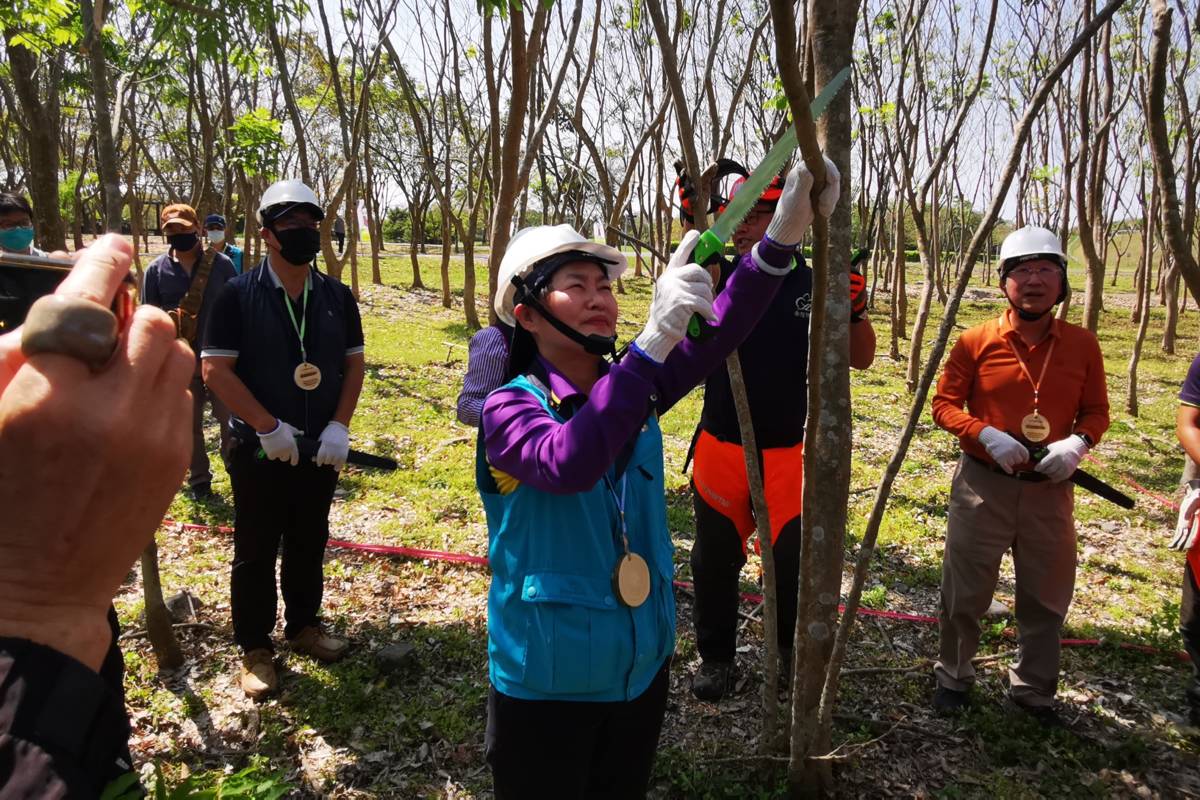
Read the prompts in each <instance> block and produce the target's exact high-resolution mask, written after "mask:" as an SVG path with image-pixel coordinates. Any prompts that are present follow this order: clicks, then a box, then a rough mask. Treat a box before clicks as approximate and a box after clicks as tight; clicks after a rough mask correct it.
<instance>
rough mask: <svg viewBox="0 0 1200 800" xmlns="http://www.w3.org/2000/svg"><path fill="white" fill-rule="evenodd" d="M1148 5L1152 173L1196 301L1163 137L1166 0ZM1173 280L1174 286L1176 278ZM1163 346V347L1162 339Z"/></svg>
mask: <svg viewBox="0 0 1200 800" xmlns="http://www.w3.org/2000/svg"><path fill="white" fill-rule="evenodd" d="M1150 7H1151V8H1152V9H1153V10H1154V35H1153V38H1152V40H1151V47H1150V91H1149V106H1150V108H1149V113H1148V114H1147V120H1146V122H1147V125H1148V127H1149V130H1150V153H1151V155H1152V156H1153V159H1154V174H1155V176H1156V178H1157V182H1158V191H1159V194H1160V197H1161V201H1160V202H1161V206H1162V208H1161V209H1160V213H1161V215H1162V226H1163V239H1164V240H1165V241H1166V245H1167V247H1168V249H1169V250H1170V251H1171V257H1172V261H1173V262H1174V269H1175V270H1177V271H1178V272H1179V273H1182V275H1183V280H1184V281H1185V282H1186V283H1187V287H1188V291H1190V292H1191V293H1192V298H1193V299H1194V300H1196V301H1197V302H1200V265H1197V263H1196V258H1195V256H1194V255H1193V254H1192V249H1191V247H1190V245H1189V243H1188V236H1189V234H1188V232H1187V231H1185V230H1184V227H1183V220H1182V218H1181V217H1180V203H1179V193H1178V192H1177V191H1176V188H1175V165H1174V164H1173V163H1172V161H1171V148H1170V145H1169V143H1168V141H1167V114H1166V109H1165V108H1164V104H1165V102H1166V91H1167V60H1168V58H1169V56H1170V49H1171V9H1170V8H1168V7H1167V3H1166V0H1150ZM1168 283H1170V282H1168ZM1175 283H1176V287H1177V284H1178V282H1177V281H1176V282H1175ZM1168 288H1169V287H1168ZM1175 291H1177V288H1176V289H1175ZM1172 299H1173V298H1172ZM1168 313H1171V312H1168ZM1163 347H1164V349H1166V341H1165V340H1164V342H1163ZM1173 349H1174V343H1173V342H1172V350H1173Z"/></svg>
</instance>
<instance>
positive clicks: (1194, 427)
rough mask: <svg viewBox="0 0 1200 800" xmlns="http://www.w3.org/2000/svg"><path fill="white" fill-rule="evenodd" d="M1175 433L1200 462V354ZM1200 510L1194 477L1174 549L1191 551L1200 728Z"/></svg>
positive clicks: (1187, 607)
mask: <svg viewBox="0 0 1200 800" xmlns="http://www.w3.org/2000/svg"><path fill="white" fill-rule="evenodd" d="M1175 435H1176V436H1177V437H1178V438H1179V444H1180V445H1182V446H1183V452H1184V453H1186V454H1187V456H1188V458H1190V459H1191V460H1192V461H1194V462H1195V463H1197V464H1200V356H1196V358H1195V359H1193V360H1192V366H1191V368H1189V369H1188V373H1187V378H1186V379H1185V380H1184V382H1183V388H1182V389H1181V390H1180V392H1179V410H1178V411H1176V413H1175ZM1197 509H1200V480H1192V481H1191V482H1190V483H1189V485H1188V490H1187V494H1186V495H1185V496H1184V498H1183V502H1181V503H1180V504H1179V519H1178V521H1177V522H1176V525H1175V535H1174V537H1173V538H1172V540H1171V548H1172V549H1174V550H1179V551H1182V552H1185V553H1187V558H1186V560H1185V561H1184V564H1183V595H1182V597H1181V599H1180V601H1179V633H1180V634H1181V635H1182V636H1183V646H1184V649H1186V650H1187V653H1188V655H1189V656H1191V657H1192V680H1191V682H1190V684H1189V686H1188V688H1187V692H1186V697H1187V704H1188V721H1189V722H1190V723H1191V724H1192V725H1195V726H1197V727H1200V536H1197V530H1198V528H1197V526H1196V520H1195V517H1196V511H1197Z"/></svg>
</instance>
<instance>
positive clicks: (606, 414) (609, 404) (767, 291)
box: [482, 239, 795, 494]
mask: <svg viewBox="0 0 1200 800" xmlns="http://www.w3.org/2000/svg"><path fill="white" fill-rule="evenodd" d="M794 253H795V248H792V247H779V246H777V245H774V244H773V243H772V242H770V241H769V240H766V239H764V240H763V241H762V242H761V243H760V244H759V246H758V255H759V257H760V258H761V259H762V260H763V261H765V262H766V263H767V264H769V265H770V266H772V267H778V268H783V267H784V266H786V265H787V264H788V263H789V262H790V261H791V259H792V257H793V255H794ZM781 283H782V280H781V278H778V277H774V276H771V275H769V274H767V273H765V272H763V271H761V270H760V269H758V268H757V267H756V266H755V265H754V261H753V259H752V257H751V256H750V255H749V254H747V255H745V256H742V258H741V259H740V260H739V262H738V267H737V269H736V270H734V272H733V274H732V275H730V277H729V280H728V282H727V283H726V285H725V291H723V292H722V293H721V294H720V295H718V296H717V299H716V301H715V302H714V303H713V312H714V313H715V314H716V317H717V321H718V322H717V328H716V333H715V334H714V335H713V336H711V337H709V338H708V339H705V340H703V341H695V340H692V339H686V338H685V339H684V340H683V341H681V342H680V343H679V344H678V345H676V346H675V349H674V350H672V351H671V354H670V356H668V357H667V360H666V362H665V363H663V364H656V363H654V362H653V361H651V360H650V359H648V358H646V357H644V356H643V355H641V354H640V353H639V352H637V351H636V350H635V349H633V348H630V352H629V355H627V356H626V357H625V358H624V359H622V360H621V362H620V363H618V364H615V365H613V366H612V367H611V368H608V370H607V372H606V374H604V375H603V376H601V378H600V379H599V380H598V381H596V383H595V385H594V386H593V387H592V390H591V392H590V393H589V394H588V396H587V402H586V403H584V404H583V406H582V408H580V409H579V411H577V412H576V413H575V414H574V416H572V417H571V418H570V419H569V420H568V421H567V422H566V423H560V422H558V421H557V420H556V419H554V418H553V417H552V416H550V414H549V413H548V412H547V411H546V409H545V408H543V407H542V405H541V403H540V402H538V399H537V398H536V397H534V396H533V395H531V394H530V393H529V392H526V391H523V390H521V389H499V390H497V391H495V392H493V393H492V394H491V395H489V396H488V398H487V400H486V401H485V402H484V406H483V419H482V422H483V435H484V447H485V449H486V452H487V459H488V462H489V463H490V464H491V465H492V466H493V467H495V468H497V469H499V470H502V471H504V472H506V473H508V474H509V475H511V476H512V477H514V478H516V479H517V480H518V481H520V482H521V483H523V484H526V485H529V486H532V487H534V488H535V489H539V490H541V491H545V492H550V493H553V494H574V493H576V492H582V491H587V490H588V489H590V488H592V487H593V486H595V485H596V482H597V481H599V480H600V478H601V477H602V476H603V475H604V473H605V471H607V470H608V468H609V467H610V466H612V464H613V462H614V461H615V460H616V458H617V455H618V453H619V452H620V450H621V448H622V447H623V446H624V445H625V443H626V442H628V441H629V439H630V437H631V436H633V435H634V433H635V432H636V431H637V429H638V428H639V426H641V424H642V422H643V421H644V419H645V415H646V409H647V408H648V407H649V404H653V405H654V408H655V410H656V411H657V412H658V413H659V414H660V415H661V414H664V413H666V411H667V410H668V409H670V408H671V407H672V406H673V405H675V403H676V402H678V401H679V400H680V399H681V398H682V397H683V396H684V395H686V394H687V393H688V392H689V391H691V389H692V388H693V387H694V386H696V385H697V384H698V383H700V382H701V381H702V380H704V378H705V377H706V376H707V375H708V374H709V373H710V372H712V371H713V369H714V368H716V366H717V365H718V364H720V363H721V361H722V360H723V359H724V358H725V357H726V356H728V355H729V354H730V353H732V352H733V350H734V349H735V348H736V347H737V346H738V345H739V344H741V342H742V340H743V339H745V338H746V336H747V335H748V334H749V333H750V331H751V330H752V329H753V328H754V325H755V324H756V323H757V322H758V320H759V318H760V317H761V316H762V314H763V312H765V311H766V309H767V307H768V306H769V305H770V303H771V300H772V298H774V296H775V293H776V291H778V289H779V286H780V284H781ZM781 344H782V343H781ZM602 363H603V362H602ZM542 364H543V365H544V366H545V367H546V372H547V375H548V377H549V380H550V385H549V387H548V388H549V389H550V391H551V392H552V393H553V394H554V395H555V396H556V397H557V398H558V399H559V400H566V399H567V398H569V397H570V396H572V395H578V394H580V392H579V390H578V389H577V388H576V387H575V386H573V385H572V384H571V382H570V381H569V380H567V378H566V377H565V376H564V375H563V374H562V373H561V372H559V371H558V370H556V369H554V367H553V365H551V364H549V363H548V362H546V361H544V360H543V361H542ZM602 369H603V367H602Z"/></svg>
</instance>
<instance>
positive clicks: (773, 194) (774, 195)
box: [718, 175, 783, 214]
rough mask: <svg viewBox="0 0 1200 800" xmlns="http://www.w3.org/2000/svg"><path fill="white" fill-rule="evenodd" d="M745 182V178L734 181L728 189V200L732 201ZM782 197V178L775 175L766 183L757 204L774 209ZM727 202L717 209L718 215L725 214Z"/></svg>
mask: <svg viewBox="0 0 1200 800" xmlns="http://www.w3.org/2000/svg"><path fill="white" fill-rule="evenodd" d="M745 182H746V178H745V177H741V178H738V179H737V180H736V181H734V183H733V186H732V187H731V188H730V189H729V200H732V199H733V198H734V197H735V196H736V195H737V193H738V190H739V189H741V188H742V185H743V184H744V183H745ZM782 196H783V176H781V175H776V176H775V177H774V178H771V182H770V183H768V184H767V188H766V189H764V190H763V193H762V196H761V197H759V198H758V202H760V203H764V204H766V205H769V206H771V207H772V208H774V207H775V204H776V203H778V202H779V198H780V197H782ZM728 202H729V201H728V200H727V201H725V203H722V204H721V207H720V208H719V209H718V213H722V214H723V213H725V205H726V204H727V203H728Z"/></svg>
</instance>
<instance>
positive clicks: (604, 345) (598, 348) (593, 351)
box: [512, 276, 619, 361]
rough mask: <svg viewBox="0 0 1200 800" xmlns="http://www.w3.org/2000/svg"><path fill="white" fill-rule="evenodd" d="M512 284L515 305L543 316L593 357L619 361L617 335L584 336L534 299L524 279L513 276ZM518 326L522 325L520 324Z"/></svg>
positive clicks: (594, 334)
mask: <svg viewBox="0 0 1200 800" xmlns="http://www.w3.org/2000/svg"><path fill="white" fill-rule="evenodd" d="M512 282H513V285H515V286H516V287H517V294H516V297H515V298H514V300H515V301H516V302H515V303H514V305H527V306H529V307H530V308H532V309H533V310H534V311H536V312H538V313H539V314H541V315H542V316H543V317H544V318H545V319H546V321H547V322H549V323H550V325H551V326H553V328H554V329H555V330H556V331H558V332H559V333H561V334H562V335H563V336H566V337H567V338H568V339H570V340H571V341H573V342H575V343H576V344H577V345H579V346H580V347H582V348H583V349H584V351H585V352H587V353H589V354H590V355H593V356H607V355H611V356H612V358H613V361H617V360H619V359H618V358H617V337H616V334H613V335H612V336H601V335H600V334H598V333H589V334H586V335H584V334H582V333H580V332H579V331H577V330H575V329H574V328H572V327H570V326H569V325H567V324H566V323H565V322H563V321H562V320H560V319H559V318H558V317H556V316H554V315H553V314H551V313H550V311H549V310H548V309H547V308H546V307H545V306H543V305H542V304H541V303H540V302H538V300H536V299H535V298H534V296H533V293H532V292H530V291H529V287H528V286H527V285H526V284H525V281H524V280H523V279H521V278H519V277H517V276H513V279H512ZM517 324H518V325H520V323H519V322H518V323H517Z"/></svg>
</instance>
